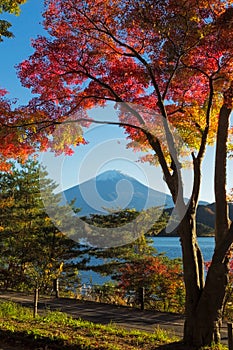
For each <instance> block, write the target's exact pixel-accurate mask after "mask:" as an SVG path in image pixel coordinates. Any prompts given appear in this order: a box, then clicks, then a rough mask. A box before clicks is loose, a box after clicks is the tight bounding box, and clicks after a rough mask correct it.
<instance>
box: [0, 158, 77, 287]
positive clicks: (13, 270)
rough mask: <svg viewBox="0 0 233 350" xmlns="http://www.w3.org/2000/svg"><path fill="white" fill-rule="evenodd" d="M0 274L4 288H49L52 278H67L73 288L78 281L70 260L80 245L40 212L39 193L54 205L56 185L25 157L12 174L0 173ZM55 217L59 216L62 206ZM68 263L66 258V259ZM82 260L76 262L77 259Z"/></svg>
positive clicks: (57, 200) (41, 206)
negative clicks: (45, 195) (22, 163)
mask: <svg viewBox="0 0 233 350" xmlns="http://www.w3.org/2000/svg"><path fill="white" fill-rule="evenodd" d="M0 179H1V181H0V206H1V215H0V226H1V235H0V248H1V258H0V266H1V267H0V273H1V275H0V277H1V284H2V285H3V286H4V287H6V288H9V287H11V288H20V289H29V290H30V289H33V288H35V287H37V288H40V289H41V290H42V291H44V292H46V291H47V290H51V288H52V281H53V280H54V279H56V278H60V279H61V280H64V287H66V288H67V287H68V283H69V277H70V279H71V281H70V282H71V283H72V284H73V287H74V286H75V283H76V284H77V283H78V282H79V276H78V275H77V266H75V264H74V263H72V260H71V259H75V258H76V257H77V256H79V253H80V250H79V249H80V245H79V244H78V243H76V242H74V241H72V240H71V239H69V238H68V237H66V236H64V235H63V234H62V233H60V232H59V231H58V229H57V228H56V227H55V226H54V225H53V222H52V221H51V219H50V218H49V217H48V215H47V214H46V213H45V211H44V207H43V203H42V200H41V196H40V192H41V191H46V193H47V196H52V199H53V203H54V205H56V206H57V205H58V203H59V202H60V201H61V196H60V195H59V194H57V195H54V193H53V192H54V190H55V189H56V187H57V186H56V185H55V183H54V182H53V181H51V180H50V179H48V178H47V173H46V171H43V170H42V171H40V179H39V165H38V163H37V162H35V161H33V160H30V161H28V162H27V163H25V164H24V165H21V166H20V167H19V168H16V167H15V166H13V170H12V172H11V173H1V174H0ZM56 210H57V215H58V216H59V215H60V216H61V218H62V217H63V214H64V210H66V209H65V208H64V207H62V206H61V210H60V211H59V210H58V209H57V208H56ZM70 261H71V262H70ZM80 264H81V260H80Z"/></svg>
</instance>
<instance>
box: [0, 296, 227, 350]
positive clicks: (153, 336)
mask: <svg viewBox="0 0 233 350" xmlns="http://www.w3.org/2000/svg"><path fill="white" fill-rule="evenodd" d="M0 339H1V340H0V345H3V344H4V343H6V344H7V345H8V346H10V345H11V346H12V350H13V349H16V348H17V350H21V349H22V350H29V349H30V350H33V349H37V350H38V349H40V350H52V349H56V350H65V349H66V350H79V349H81V350H97V349H98V350H140V349H146V350H154V349H161V350H162V349H163V350H166V349H172V350H175V349H177V350H178V349H179V350H181V349H182V345H181V343H175V341H177V339H175V338H174V337H171V336H170V337H169V335H168V333H167V332H165V331H162V330H160V329H159V328H157V329H155V331H154V333H146V332H141V331H137V330H135V331H127V330H124V329H122V328H118V327H117V326H114V325H111V324H110V325H107V326H103V325H100V324H93V323H90V322H87V321H83V320H75V319H73V318H72V317H69V316H68V315H67V314H65V313H61V312H50V311H47V313H46V314H45V315H44V316H38V317H36V318H33V316H32V311H31V310H30V309H27V308H23V307H21V306H19V305H16V304H14V303H12V302H0ZM169 343H170V345H169ZM3 348H4V347H3ZM10 349H11V348H10V347H9V350H10ZM183 349H187V348H183ZM215 349H216V350H217V349H220V348H219V347H216V348H215ZM221 349H223V348H222V347H221ZM187 350H188V349H187Z"/></svg>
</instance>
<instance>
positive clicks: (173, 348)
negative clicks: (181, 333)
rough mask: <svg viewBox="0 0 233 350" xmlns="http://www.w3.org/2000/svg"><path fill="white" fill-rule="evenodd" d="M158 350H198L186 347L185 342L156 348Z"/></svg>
mask: <svg viewBox="0 0 233 350" xmlns="http://www.w3.org/2000/svg"><path fill="white" fill-rule="evenodd" d="M156 350H196V348H193V347H190V346H188V347H187V345H185V344H184V343H183V342H181V341H180V342H174V343H170V344H166V345H160V346H158V347H156Z"/></svg>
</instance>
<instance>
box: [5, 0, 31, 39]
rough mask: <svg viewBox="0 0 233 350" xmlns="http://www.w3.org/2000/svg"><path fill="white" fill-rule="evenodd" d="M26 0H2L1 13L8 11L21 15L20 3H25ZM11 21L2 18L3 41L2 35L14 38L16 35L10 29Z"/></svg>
mask: <svg viewBox="0 0 233 350" xmlns="http://www.w3.org/2000/svg"><path fill="white" fill-rule="evenodd" d="M25 2H26V0H1V1H0V14H2V13H4V12H7V13H11V14H14V15H19V13H20V5H22V4H24V3H25ZM10 27H11V23H10V22H8V21H6V20H3V19H0V41H3V39H2V37H6V38H12V37H13V36H14V35H13V33H12V32H10V31H9V28H10Z"/></svg>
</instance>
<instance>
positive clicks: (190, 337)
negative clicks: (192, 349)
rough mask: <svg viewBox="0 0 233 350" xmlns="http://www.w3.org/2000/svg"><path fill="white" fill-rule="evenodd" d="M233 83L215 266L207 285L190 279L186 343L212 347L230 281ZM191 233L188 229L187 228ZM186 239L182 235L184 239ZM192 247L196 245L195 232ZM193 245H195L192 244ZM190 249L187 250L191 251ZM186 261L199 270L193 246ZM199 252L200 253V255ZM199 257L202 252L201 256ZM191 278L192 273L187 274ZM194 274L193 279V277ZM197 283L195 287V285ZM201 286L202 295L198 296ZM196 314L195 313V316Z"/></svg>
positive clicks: (218, 187)
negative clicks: (228, 170)
mask: <svg viewBox="0 0 233 350" xmlns="http://www.w3.org/2000/svg"><path fill="white" fill-rule="evenodd" d="M232 96H233V83H232V84H231V86H230V88H229V89H228V91H227V92H226V94H225V95H224V98H225V103H224V104H223V106H222V108H221V110H220V114H219V122H218V133H217V144H216V158H215V201H216V225H215V243H216V245H215V251H214V255H213V259H212V262H211V266H210V268H209V270H208V273H207V277H206V282H205V286H204V287H202V286H201V284H200V285H198V281H197V284H196V285H195V280H194V278H195V276H194V271H193V272H191V273H190V277H189V278H188V277H187V276H185V280H186V293H187V296H186V321H185V330H184V340H185V342H186V343H188V344H191V345H194V346H196V347H198V348H199V347H201V346H205V345H210V344H211V343H212V342H215V343H218V342H219V341H220V339H221V336H220V328H221V325H222V318H223V306H224V301H225V296H226V287H227V284H228V278H229V254H228V252H229V248H230V247H231V244H232V242H233V225H232V224H230V223H229V216H228V205H227V200H226V159H227V138H228V126H229V117H230V113H231V109H232V102H231V101H232ZM187 230H188V227H187ZM181 234H182V233H181ZM184 235H186V236H184V237H185V239H184V242H185V245H187V243H188V242H187V233H186V234H185V233H184ZM181 237H182V236H181ZM189 237H193V240H192V244H193V245H194V244H195V236H194V233H193V234H191V231H190V234H189ZM190 243H191V242H190ZM188 249H190V248H187V250H188ZM185 251H186V249H184V250H183V254H184V257H185V254H186V255H187V258H186V260H187V261H186V260H185V258H184V271H185V264H186V265H187V268H188V261H189V260H190V264H191V266H190V270H191V269H195V265H194V264H193V263H192V259H193V261H194V262H195V259H196V257H195V250H194V247H193V254H194V255H193V258H192V257H191V256H190V254H187V253H185ZM196 253H197V252H196ZM197 255H198V253H197ZM185 274H186V275H187V274H188V272H187V271H186V272H185ZM192 275H193V276H192ZM192 280H193V285H192ZM198 287H199V294H198ZM192 288H193V290H192ZM191 313H192V314H191Z"/></svg>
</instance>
